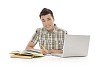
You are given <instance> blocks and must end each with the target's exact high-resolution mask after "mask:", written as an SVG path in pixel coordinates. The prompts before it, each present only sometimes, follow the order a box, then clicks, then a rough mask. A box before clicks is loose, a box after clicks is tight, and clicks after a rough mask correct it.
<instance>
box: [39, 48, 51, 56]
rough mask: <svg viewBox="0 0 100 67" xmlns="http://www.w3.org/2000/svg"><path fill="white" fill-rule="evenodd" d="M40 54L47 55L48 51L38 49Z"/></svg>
mask: <svg viewBox="0 0 100 67" xmlns="http://www.w3.org/2000/svg"><path fill="white" fill-rule="evenodd" d="M40 52H41V54H43V55H46V54H49V50H47V49H40Z"/></svg>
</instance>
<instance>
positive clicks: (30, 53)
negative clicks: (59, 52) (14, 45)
mask: <svg viewBox="0 0 100 67" xmlns="http://www.w3.org/2000/svg"><path fill="white" fill-rule="evenodd" d="M10 54H12V55H11V56H10V57H11V58H24V59H32V58H38V57H43V56H44V55H43V54H41V53H40V51H39V50H24V51H22V52H20V51H12V52H11V53H10Z"/></svg>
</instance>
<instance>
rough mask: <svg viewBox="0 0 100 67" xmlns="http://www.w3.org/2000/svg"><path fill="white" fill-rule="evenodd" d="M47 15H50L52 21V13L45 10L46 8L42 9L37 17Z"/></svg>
mask: <svg viewBox="0 0 100 67" xmlns="http://www.w3.org/2000/svg"><path fill="white" fill-rule="evenodd" d="M47 14H51V16H52V18H53V19H54V16H53V12H52V11H51V10H50V9H47V8H43V9H42V11H41V12H40V15H39V17H40V18H41V16H44V15H47Z"/></svg>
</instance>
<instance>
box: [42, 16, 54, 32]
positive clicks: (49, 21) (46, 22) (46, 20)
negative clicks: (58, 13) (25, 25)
mask: <svg viewBox="0 0 100 67" xmlns="http://www.w3.org/2000/svg"><path fill="white" fill-rule="evenodd" d="M41 21H42V24H43V26H44V27H45V29H46V30H48V31H51V30H53V28H54V23H53V22H54V19H53V18H52V16H51V14H47V15H44V16H41Z"/></svg>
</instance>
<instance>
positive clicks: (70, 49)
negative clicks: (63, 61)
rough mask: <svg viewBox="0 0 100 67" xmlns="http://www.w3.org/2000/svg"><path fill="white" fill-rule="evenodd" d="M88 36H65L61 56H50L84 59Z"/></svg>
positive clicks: (86, 52)
mask: <svg viewBox="0 0 100 67" xmlns="http://www.w3.org/2000/svg"><path fill="white" fill-rule="evenodd" d="M89 40H90V35H66V34H65V38H64V46H63V53H62V54H52V56H58V57H63V58H64V57H85V56H87V55H88V48H89Z"/></svg>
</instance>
